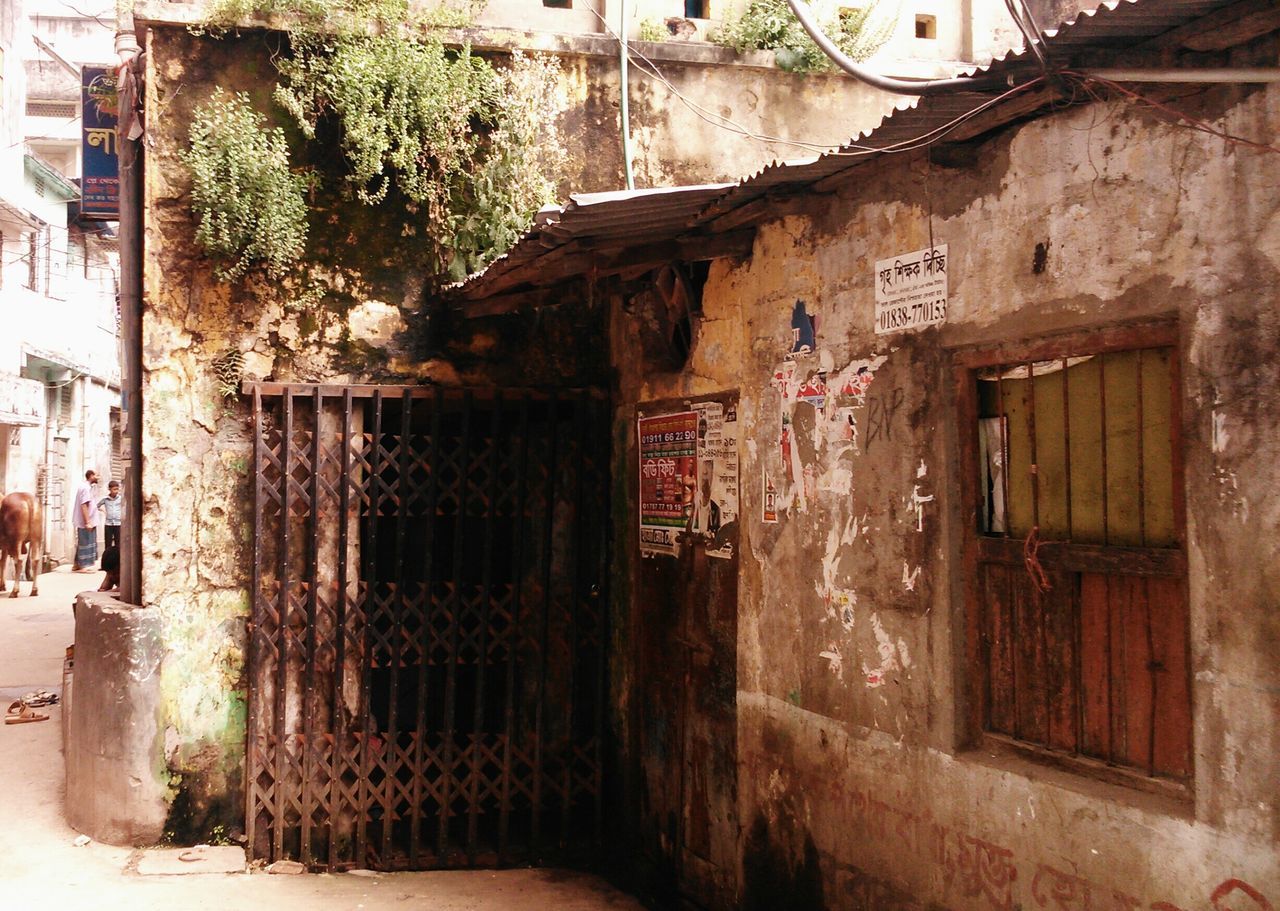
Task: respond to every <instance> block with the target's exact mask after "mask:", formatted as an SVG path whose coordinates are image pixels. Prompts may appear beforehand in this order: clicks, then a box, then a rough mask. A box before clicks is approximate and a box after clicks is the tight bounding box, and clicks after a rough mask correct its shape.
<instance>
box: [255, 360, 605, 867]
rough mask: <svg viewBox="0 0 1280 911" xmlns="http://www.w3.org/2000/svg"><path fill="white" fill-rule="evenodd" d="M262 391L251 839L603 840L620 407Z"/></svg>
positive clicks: (561, 852)
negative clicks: (610, 559) (611, 478)
mask: <svg viewBox="0 0 1280 911" xmlns="http://www.w3.org/2000/svg"><path fill="white" fill-rule="evenodd" d="M253 402H254V407H253V414H254V427H255V477H256V484H255V502H254V568H253V569H254V579H253V592H254V603H253V624H252V627H251V629H252V635H251V637H250V654H249V669H250V683H249V707H248V776H247V780H248V787H247V788H246V795H247V802H248V806H247V814H246V818H247V825H246V829H247V832H246V834H247V835H248V837H249V845H250V849H251V851H252V854H253V856H254V857H258V858H263V859H266V860H278V859H282V858H290V859H296V860H300V861H302V862H303V863H304V864H307V865H308V866H310V867H314V868H328V869H344V868H350V867H370V868H373V869H384V870H387V869H425V868H432V867H444V866H492V865H498V864H506V863H516V862H538V861H541V860H543V859H552V858H554V859H556V860H557V861H562V862H563V861H571V860H574V859H576V858H580V857H584V856H586V855H589V854H591V853H592V852H593V851H594V849H595V846H596V845H597V844H598V842H599V838H600V830H601V824H602V807H601V794H602V774H603V771H602V755H603V748H604V744H603V718H604V685H605V654H604V641H605V640H604V619H605V618H604V609H603V605H604V592H603V591H602V589H603V585H604V578H605V576H604V566H605V561H606V557H607V553H606V535H605V527H606V519H607V514H608V500H607V464H608V463H607V457H608V450H607V444H608V426H609V424H608V418H607V403H606V402H605V401H604V400H603V399H601V398H599V397H596V396H593V395H591V394H588V393H578V392H573V393H568V392H564V393H559V394H557V395H542V394H536V393H532V392H520V391H514V392H513V391H509V390H508V391H501V392H498V391H491V390H483V391H479V390H478V391H461V390H449V391H446V390H443V389H440V388H429V387H345V388H344V387H315V386H281V385H278V384H262V385H260V386H259V387H258V388H256V389H255V390H254V392H253Z"/></svg>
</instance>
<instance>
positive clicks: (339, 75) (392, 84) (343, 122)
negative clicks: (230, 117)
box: [189, 0, 564, 279]
mask: <svg viewBox="0 0 1280 911" xmlns="http://www.w3.org/2000/svg"><path fill="white" fill-rule="evenodd" d="M441 9H445V10H448V9H453V10H455V11H456V10H457V9H458V8H457V7H452V8H449V7H440V8H436V9H433V10H432V11H431V13H430V14H428V15H429V17H430V18H429V19H423V18H422V17H413V18H412V20H411V21H410V14H409V4H408V2H407V0H340V2H337V3H330V2H327V0H218V2H217V3H215V5H214V6H213V8H212V9H211V11H210V15H209V18H208V20H207V22H206V23H205V28H206V29H207V30H211V31H218V32H225V31H226V30H227V29H228V28H230V27H233V26H234V25H235V24H236V23H239V22H243V21H244V20H245V17H247V16H250V15H259V16H264V15H266V16H277V17H282V18H281V19H279V20H278V23H279V24H281V25H282V27H284V28H285V29H286V30H287V32H288V34H289V37H290V52H287V53H284V54H281V55H280V56H278V57H277V58H275V60H274V63H275V65H276V68H277V70H278V71H279V73H280V76H281V83H280V84H279V85H278V86H277V87H276V90H275V93H274V99H275V101H276V103H277V104H278V105H279V106H280V107H281V108H282V109H283V110H284V111H285V112H287V113H288V114H289V116H290V117H291V118H292V119H293V120H294V121H296V123H297V125H298V127H299V129H300V130H301V134H302V136H303V138H304V139H306V140H308V141H313V142H314V141H317V140H318V139H322V140H323V141H324V142H326V143H335V144H336V145H337V147H338V148H339V149H340V151H341V161H342V163H343V167H344V168H345V173H344V174H343V178H342V179H343V181H344V183H343V187H345V190H346V192H349V193H350V194H351V196H352V197H353V198H354V199H356V200H358V201H359V202H361V203H363V204H365V205H368V206H374V207H378V208H379V211H385V213H386V221H387V222H388V223H389V224H394V225H395V226H396V228H397V229H398V230H399V231H400V233H402V234H405V235H410V234H412V235H420V236H421V237H422V238H423V239H424V241H425V246H426V247H427V253H428V255H434V257H435V259H436V264H435V265H436V267H437V271H438V272H439V273H441V274H442V275H447V276H448V277H450V278H453V279H460V278H462V277H464V276H465V275H466V274H468V273H469V272H472V271H474V270H476V269H478V268H480V267H482V266H483V265H484V264H485V263H487V262H488V261H489V260H491V259H492V258H494V257H495V256H497V255H499V254H501V253H502V252H503V251H504V250H506V249H507V247H509V246H510V245H511V244H512V243H513V242H514V241H515V240H516V239H517V238H518V236H519V233H520V231H521V230H522V229H523V228H524V227H525V226H527V224H528V223H529V221H530V219H531V218H532V217H533V215H534V213H536V212H537V210H538V209H539V208H540V207H541V206H542V205H544V204H546V203H547V202H550V201H552V199H553V198H554V189H555V187H554V184H553V183H552V181H551V180H550V179H549V178H548V177H547V176H546V175H547V174H554V173H557V171H558V168H559V164H560V159H561V157H562V156H563V155H564V151H563V149H562V147H561V146H560V143H559V138H558V136H557V134H556V131H555V126H554V125H555V119H556V114H557V106H556V100H555V89H556V84H557V79H556V77H557V71H558V65H557V64H556V63H555V62H554V61H553V60H552V59H550V58H543V59H533V58H528V57H525V56H523V55H521V54H519V53H516V54H513V55H512V58H511V60H510V63H509V64H508V65H505V66H500V67H495V66H493V65H491V64H490V63H489V62H488V61H486V60H484V59H482V58H480V57H477V56H474V55H472V54H471V52H470V49H469V48H468V47H465V46H464V47H462V48H456V47H450V46H447V45H446V44H445V43H444V40H443V39H442V38H441V36H440V35H439V34H438V33H436V32H435V31H433V30H432V28H433V27H434V26H437V25H439V24H440V23H441V21H442V18H441V17H442V15H443V16H445V18H446V19H447V17H448V15H451V14H447V13H446V14H442V13H441ZM361 17H364V18H361ZM449 24H453V23H449ZM192 138H193V142H194V140H195V133H194V132H193V134H192ZM189 157H190V156H189ZM334 189H339V188H336V187H335V188H334ZM224 192H225V191H224ZM250 227H251V228H252V224H250ZM199 239H200V240H201V243H202V244H204V246H205V249H206V250H207V251H208V252H210V253H211V254H214V255H225V254H224V253H223V250H222V246H219V245H217V244H215V245H212V246H211V245H210V243H208V242H206V239H205V236H204V235H202V236H201V237H200V238H199ZM213 239H214V240H218V239H219V238H217V237H213ZM264 242H265V239H264ZM302 252H303V251H302V249H300V248H298V249H296V255H295V257H294V259H295V260H296V259H297V258H299V257H300V256H301V255H302ZM243 271H244V270H243V269H238V270H236V271H235V272H226V273H225V274H226V275H227V276H228V277H234V275H238V274H241V273H242V272H243Z"/></svg>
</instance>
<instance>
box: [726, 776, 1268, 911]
mask: <svg viewBox="0 0 1280 911" xmlns="http://www.w3.org/2000/svg"><path fill="white" fill-rule="evenodd" d="M746 759H747V766H748V767H749V768H751V767H754V768H769V767H771V766H774V767H775V769H776V763H777V759H778V757H777V756H776V755H774V754H765V753H753V754H749V755H748V757H746ZM783 777H784V776H783V775H782V773H781V771H780V770H775V772H774V773H773V774H772V775H771V776H770V783H771V787H770V791H771V794H773V795H774V796H776V795H779V794H781V793H782V792H784V791H785V790H786V785H785V783H784V781H783V780H782V779H783ZM805 791H806V794H807V795H808V797H807V799H810V800H816V801H820V802H822V803H823V804H824V805H825V806H827V807H829V808H838V809H836V810H835V811H836V812H841V813H842V814H844V815H845V816H846V818H847V819H848V826H847V828H848V829H849V830H850V831H859V832H863V833H864V834H865V836H866V837H867V838H868V839H869V840H871V841H872V842H874V843H877V844H880V845H882V846H885V847H886V848H888V849H890V850H892V851H893V852H895V853H905V854H908V855H910V856H912V857H914V858H916V859H918V860H919V861H921V862H922V863H923V864H924V865H925V866H926V867H928V868H931V869H933V870H936V871H937V874H938V879H939V881H940V884H941V887H942V890H943V892H944V893H945V894H946V896H947V897H949V898H951V899H959V898H963V899H968V900H970V901H976V902H977V903H978V904H979V905H980V906H983V907H986V908H990V909H992V911H1019V909H1022V911H1030V909H1045V911H1276V909H1275V906H1274V905H1273V904H1272V902H1271V900H1270V899H1269V898H1268V897H1267V896H1266V895H1264V894H1263V893H1262V892H1261V891H1260V890H1259V889H1257V888H1255V887H1254V886H1252V885H1251V884H1249V883H1248V882H1246V881H1245V880H1243V879H1239V878H1235V877H1228V878H1225V879H1223V880H1222V881H1221V882H1220V883H1219V884H1218V886H1216V887H1215V888H1214V889H1213V890H1212V891H1211V892H1210V893H1209V894H1208V895H1206V896H1205V898H1204V900H1203V902H1202V903H1200V904H1195V903H1192V904H1186V903H1185V902H1171V901H1168V900H1167V899H1155V900H1150V899H1142V898H1139V897H1137V896H1134V895H1131V894H1130V893H1128V892H1126V891H1125V890H1124V889H1122V888H1116V887H1114V886H1108V885H1105V884H1102V883H1098V882H1095V881H1093V880H1090V879H1088V878H1087V877H1084V876H1080V875H1078V873H1076V872H1069V871H1067V870H1063V869H1061V868H1060V867H1057V866H1054V865H1052V864H1047V863H1044V862H1042V861H1038V860H1030V859H1026V858H1023V857H1021V856H1019V853H1018V852H1017V851H1015V850H1014V849H1013V848H1009V847H1006V846H1004V845H1001V844H999V843H997V842H995V841H992V840H990V839H987V838H983V837H981V836H979V835H976V834H974V833H972V832H970V831H967V830H965V829H964V828H963V827H960V826H955V825H948V824H946V823H944V822H942V821H940V820H938V819H936V818H935V817H934V816H933V813H932V811H931V810H929V809H928V808H925V809H923V810H921V809H917V808H914V807H913V805H912V800H911V798H910V796H908V795H907V794H905V793H898V794H896V795H894V796H893V797H891V798H890V799H884V798H883V797H882V796H880V795H879V794H878V793H877V792H873V791H871V790H869V789H866V788H861V787H857V786H852V787H850V786H848V785H847V784H846V783H845V782H844V781H841V780H839V779H838V778H827V779H825V780H824V785H823V786H819V787H817V788H810V787H808V786H806V789H805ZM931 907H932V906H931Z"/></svg>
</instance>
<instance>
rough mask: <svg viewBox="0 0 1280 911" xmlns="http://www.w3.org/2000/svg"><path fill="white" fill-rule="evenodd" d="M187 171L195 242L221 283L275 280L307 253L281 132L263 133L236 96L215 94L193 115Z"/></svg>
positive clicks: (297, 182)
mask: <svg viewBox="0 0 1280 911" xmlns="http://www.w3.org/2000/svg"><path fill="white" fill-rule="evenodd" d="M190 138H191V146H190V148H189V149H188V150H187V152H186V153H185V155H184V156H183V160H184V161H185V162H186V165H187V167H188V169H189V170H190V171H191V207H192V209H193V210H194V212H195V215H196V218H197V221H198V224H197V227H196V241H197V242H199V244H200V245H201V246H202V247H204V249H205V252H206V253H208V254H209V255H210V256H211V257H213V258H214V259H215V260H217V261H218V262H219V263H220V265H219V266H218V268H217V274H218V276H219V277H220V278H222V279H224V280H229V279H233V278H236V277H238V276H240V275H243V274H244V273H245V272H246V271H248V270H249V269H250V268H251V267H253V266H261V267H262V268H263V269H264V270H265V271H266V273H267V274H268V275H271V276H273V277H279V276H281V275H282V274H284V272H285V271H286V270H287V268H288V267H289V266H290V265H291V264H292V263H294V262H295V261H296V260H297V259H298V258H299V257H300V256H301V255H302V252H303V250H304V249H305V247H306V242H307V207H306V202H305V199H304V195H305V193H306V189H307V179H306V177H304V176H302V175H299V174H295V173H293V172H292V171H291V170H290V168H289V150H288V147H287V145H286V143H285V138H284V131H283V130H281V129H279V128H278V127H277V128H275V129H268V128H267V126H266V121H265V118H263V116H262V115H261V114H259V113H258V112H256V111H255V110H254V109H253V107H252V105H251V104H250V102H249V97H248V96H247V95H246V94H244V93H243V92H239V93H236V94H231V93H228V92H224V91H222V90H221V89H219V90H217V91H215V92H214V94H213V96H212V97H211V98H210V99H209V100H208V101H207V102H205V103H204V104H202V105H200V106H199V107H197V108H196V110H195V114H194V116H193V117H192V121H191V133H190Z"/></svg>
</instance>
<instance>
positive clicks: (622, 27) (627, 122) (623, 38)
mask: <svg viewBox="0 0 1280 911" xmlns="http://www.w3.org/2000/svg"><path fill="white" fill-rule="evenodd" d="M618 16H619V19H620V21H619V23H618V37H619V39H620V40H619V42H618V49H619V50H618V81H619V82H620V83H621V88H620V93H621V95H622V104H621V112H620V115H619V117H620V120H621V123H622V167H623V170H625V171H626V176H627V189H628V190H634V189H635V188H636V182H635V177H634V176H633V174H632V169H631V106H630V103H629V100H628V95H630V90H629V88H628V85H627V81H628V77H627V55H628V54H629V53H630V48H629V47H628V46H627V0H618Z"/></svg>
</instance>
